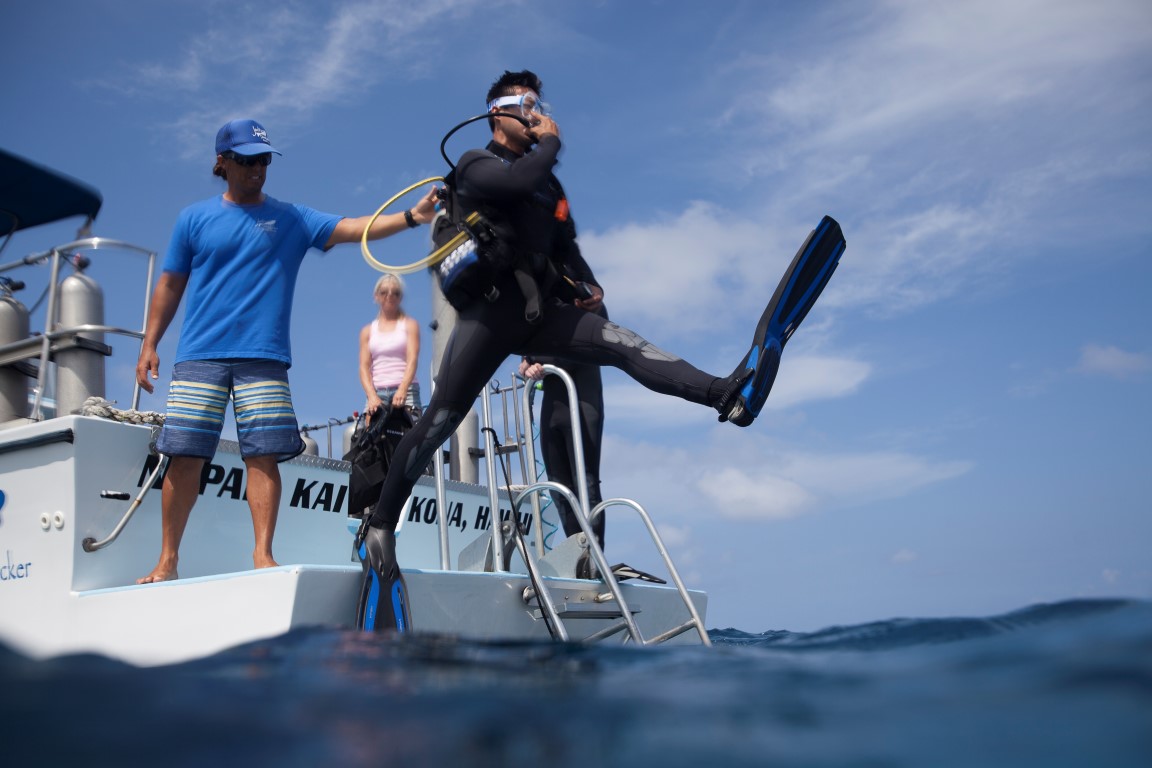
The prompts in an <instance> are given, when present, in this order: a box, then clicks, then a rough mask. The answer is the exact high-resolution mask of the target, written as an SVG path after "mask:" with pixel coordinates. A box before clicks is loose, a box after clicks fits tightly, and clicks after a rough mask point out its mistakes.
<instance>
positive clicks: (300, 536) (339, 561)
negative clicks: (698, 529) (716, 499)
mask: <svg viewBox="0 0 1152 768" xmlns="http://www.w3.org/2000/svg"><path fill="white" fill-rule="evenodd" d="M151 438H152V430H151V429H150V428H148V427H141V426H132V425H127V424H121V423H116V422H112V421H107V420H104V419H97V418H91V417H82V416H66V417H60V418H57V419H52V420H49V421H44V422H39V423H33V424H28V425H26V426H20V427H17V428H13V429H8V430H4V431H3V432H0V491H2V492H3V501H2V505H0V576H3V578H0V642H3V643H5V644H7V645H9V646H10V647H12V648H14V649H15V650H17V651H19V652H21V653H24V654H26V655H29V656H31V657H34V658H47V657H52V656H57V655H61V654H70V653H85V652H93V653H100V654H103V655H106V656H110V657H112V658H117V659H122V660H124V661H127V662H130V663H133V664H140V665H152V664H164V663H172V662H179V661H184V660H188V659H193V658H198V657H202V656H205V655H208V654H211V653H215V652H218V651H220V650H223V649H225V648H229V647H232V646H235V645H238V644H242V643H246V642H251V641H255V640H260V639H265V638H270V637H275V636H277V635H280V634H283V633H284V632H287V631H289V630H291V629H294V628H298V627H304V626H316V625H323V626H329V627H352V626H353V624H354V618H355V606H356V599H357V595H358V590H359V586H360V580H361V570H360V566H359V564H358V563H356V562H355V561H354V560H353V553H352V534H353V531H354V529H355V525H356V523H357V522H358V521H356V520H354V519H350V518H349V517H348V515H347V512H348V511H347V509H346V506H345V505H346V496H347V474H346V472H345V467H346V465H344V464H343V463H342V462H333V461H331V460H326V459H317V458H315V457H301V458H300V459H296V460H293V461H291V462H286V463H284V464H282V465H281V475H282V479H283V493H282V498H281V506H280V517H279V521H278V526H277V533H276V540H275V553H276V557H277V560H278V561H279V562H280V563H284V565H281V566H280V567H276V568H269V569H263V570H252V569H251V563H252V560H251V557H252V555H251V550H252V524H251V517H250V514H249V510H248V506H247V503H246V501H245V500H244V490H245V480H246V475H245V469H244V465H243V462H242V461H241V459H240V457H239V455H238V454H237V453H236V452H235V450H234V448H232V447H230V446H229V445H228V444H222V448H221V450H220V451H219V452H218V453H217V455H216V456H215V457H214V458H213V460H212V461H211V462H210V463H209V465H208V467H207V469H206V472H205V476H204V480H203V491H202V493H201V497H200V499H199V501H198V502H197V505H196V508H195V509H194V510H193V513H192V517H191V520H190V522H189V525H188V529H187V531H186V533H185V537H184V541H183V543H182V546H181V556H180V564H179V570H180V576H181V578H180V579H179V580H176V581H172V582H165V583H160V584H146V585H137V584H135V580H136V578H138V577H140V576H142V575H144V574H146V573H148V572H149V571H150V570H151V568H152V567H153V566H154V565H155V562H156V557H157V555H158V552H159V542H160V491H159V488H156V489H155V490H152V491H150V492H149V493H147V494H146V495H145V496H144V498H143V501H142V503H141V504H140V506H139V508H138V509H137V511H136V512H135V515H134V516H133V517H132V519H131V520H130V522H129V523H128V524H127V525H126V526H125V527H124V529H123V531H122V533H121V534H120V535H119V537H118V538H117V539H116V540H115V541H113V542H111V543H110V544H109V545H107V546H106V547H104V548H102V549H99V550H98V551H94V552H89V551H85V548H84V545H83V543H84V541H85V539H91V540H95V541H100V540H103V539H105V538H106V537H108V534H109V533H110V532H111V531H112V530H113V529H114V528H115V527H116V525H117V524H118V523H119V521H120V520H121V518H122V517H123V515H124V513H125V511H126V510H127V509H128V506H129V503H130V502H129V501H128V500H125V498H124V496H125V495H129V496H131V497H135V496H137V495H138V494H139V493H140V491H141V489H142V487H143V485H144V484H145V481H146V478H147V477H148V474H149V471H150V469H151V467H153V466H154V465H155V460H156V458H155V456H154V455H151V454H150V453H149V441H150V439H151ZM150 456H151V458H150ZM448 486H449V487H448V496H447V502H448V503H447V504H446V508H447V512H448V514H447V518H448V523H449V553H450V558H452V559H453V560H452V562H451V565H452V567H455V565H456V563H455V559H458V558H459V556H460V553H461V552H462V551H463V550H464V549H465V547H467V546H468V545H469V544H472V543H473V542H474V541H476V540H477V539H478V538H479V537H481V536H484V535H486V532H488V531H490V528H491V523H492V514H491V512H490V509H489V507H490V502H489V499H488V494H487V491H486V489H484V488H482V487H479V486H471V485H467V484H464V483H455V482H449V483H448ZM500 506H501V507H502V510H501V511H502V513H506V511H507V507H510V505H508V502H507V500H506V499H502V500H501V505H500ZM438 518H439V515H438V512H437V509H436V503H435V493H434V490H433V487H432V482H431V478H425V479H422V480H421V482H420V483H419V484H418V485H417V487H416V489H415V491H414V493H413V497H412V499H411V500H410V503H409V506H408V507H407V508H406V509H405V516H404V522H403V524H402V527H401V529H400V533H399V538H398V546H397V554H398V558H399V561H400V563H401V565H402V566H403V571H404V574H405V580H406V582H407V585H408V592H409V603H410V611H411V618H412V629H413V630H414V631H417V632H436V633H450V634H455V635H462V636H467V637H471V638H479V639H547V638H549V637H550V635H549V631H548V627H547V625H546V623H545V622H544V621H543V620H542V619H541V618H540V611H539V609H538V608H537V607H536V606H535V604H534V603H533V604H531V605H530V604H528V603H526V602H525V599H524V596H523V595H524V590H525V587H527V586H529V579H528V576H527V575H526V568H525V567H524V566H523V563H522V562H521V561H520V560H519V558H518V557H515V558H513V562H512V565H511V568H510V570H511V572H507V573H505V572H495V573H493V572H483V571H460V570H451V569H444V568H442V563H441V562H440V539H439V530H438V525H437V522H438ZM525 522H526V523H530V521H529V520H527V519H525ZM536 533H537V532H536V531H532V530H529V537H530V538H532V537H535V535H536ZM516 571H519V572H516ZM546 581H547V584H548V588H549V590H550V591H551V593H552V602H553V604H554V605H556V607H557V609H558V611H559V612H560V615H561V617H562V618H564V620H565V625H566V626H567V627H568V629H569V632H570V634H571V638H572V639H574V640H579V639H581V638H584V637H587V636H589V635H591V634H593V633H595V632H598V631H601V630H604V629H605V628H608V627H610V626H613V625H616V624H618V623H619V617H618V615H616V616H614V614H615V613H617V612H616V611H614V603H613V601H611V600H604V599H603V597H602V596H603V595H604V593H605V592H606V590H605V588H604V585H602V584H600V583H599V582H596V581H588V580H579V579H574V578H561V577H555V576H553V577H548V578H547V579H546ZM621 586H622V589H623V594H624V595H625V596H626V601H627V603H628V605H629V607H630V609H631V611H632V613H633V617H634V618H635V620H636V624H637V626H638V627H639V628H640V629H641V631H642V633H643V635H644V637H645V638H649V637H653V636H655V635H657V634H659V633H662V632H665V631H667V630H668V629H669V628H671V627H676V626H679V625H681V624H682V623H683V622H684V621H686V620H687V618H688V611H687V609H686V607H685V605H684V604H683V602H682V601H681V599H680V596H679V594H678V593H677V592H676V591H675V590H674V589H673V588H671V587H667V586H662V585H655V584H647V583H638V582H627V583H625V584H623V585H621ZM691 597H692V601H693V603H694V605H695V607H696V609H697V611H698V612H699V614H700V615H701V616H703V615H704V611H705V607H706V599H705V596H704V595H703V594H702V593H699V592H692V593H691ZM626 636H627V634H626V633H623V632H622V633H619V634H618V635H617V636H616V637H619V638H623V637H626ZM674 642H700V638H699V636H698V634H697V633H696V632H695V631H688V632H684V633H682V634H680V635H679V636H677V637H676V638H675V639H674Z"/></svg>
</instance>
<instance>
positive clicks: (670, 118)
mask: <svg viewBox="0 0 1152 768" xmlns="http://www.w3.org/2000/svg"><path fill="white" fill-rule="evenodd" d="M0 65H2V66H3V69H4V70H5V71H6V72H7V73H8V76H7V77H5V78H3V80H2V81H0V94H2V95H3V104H4V106H3V119H2V120H0V146H2V147H4V148H5V149H7V150H9V151H11V152H14V153H16V154H20V155H23V156H24V157H27V158H30V159H33V160H35V161H37V162H39V163H42V164H44V165H47V166H49V167H52V168H55V169H58V170H60V171H63V172H65V173H68V174H70V175H72V176H74V177H76V178H79V179H81V180H83V181H85V182H87V183H89V184H91V185H92V186H94V187H96V188H97V189H99V190H100V191H101V192H102V194H103V196H104V206H103V209H102V210H101V212H100V215H99V217H98V218H97V220H96V222H95V225H94V227H93V232H94V234H97V235H100V236H103V237H109V238H115V239H119V240H126V241H129V242H131V243H134V244H138V245H142V246H145V247H147V248H151V249H155V250H157V251H159V252H161V253H162V252H163V251H164V249H165V248H166V246H167V243H168V239H169V235H170V233H171V227H172V225H173V223H174V221H175V219H176V216H177V214H178V212H179V211H180V209H181V208H183V207H184V206H186V205H188V204H190V203H192V202H195V201H197V200H200V199H203V198H206V197H209V196H211V195H214V194H219V193H220V192H221V191H222V184H221V183H220V182H219V181H218V180H217V179H214V178H213V177H212V176H211V167H212V163H213V159H214V151H213V140H214V137H215V133H216V130H217V129H218V128H219V126H220V125H222V124H223V123H224V122H226V121H227V120H230V119H234V118H239V117H252V118H255V119H257V120H259V121H261V122H262V123H263V124H264V125H265V127H266V128H267V129H268V132H269V136H270V138H271V141H272V143H273V144H274V145H275V146H276V147H277V148H278V149H280V150H281V151H282V152H283V153H284V155H283V157H276V158H275V160H274V162H273V164H272V166H271V167H270V168H269V173H268V183H267V185H266V187H265V191H266V192H268V193H269V194H271V195H272V196H274V197H277V198H279V199H282V200H289V201H292V202H299V203H304V204H307V205H309V206H312V207H314V208H317V209H319V210H322V211H328V212H332V213H337V214H342V215H348V216H361V215H365V214H371V213H373V212H374V211H375V210H376V209H377V208H378V207H379V206H380V205H381V204H383V203H384V201H385V200H387V199H388V198H389V197H391V196H392V195H393V194H394V193H395V192H397V191H399V190H401V189H403V188H404V187H406V186H408V185H409V184H412V183H413V182H415V181H418V180H420V179H424V178H428V177H431V176H438V175H442V174H443V173H444V172H445V171H446V170H447V166H446V164H445V163H444V160H443V159H442V158H441V156H440V149H439V148H440V142H441V138H442V136H443V135H444V134H445V132H447V131H448V130H449V129H450V128H451V127H452V126H454V125H455V124H456V123H458V122H459V121H461V120H463V119H465V118H467V117H471V116H473V115H475V114H479V113H480V112H482V111H483V100H484V94H485V92H486V91H487V89H488V86H489V85H490V84H491V82H492V81H493V80H494V79H495V78H496V77H497V76H499V74H500V73H501V72H503V71H504V70H505V69H513V70H518V69H524V68H528V69H532V70H534V71H536V72H537V73H538V74H539V75H540V76H541V78H542V79H543V81H544V94H543V96H544V99H545V100H546V101H548V102H550V103H551V104H552V110H553V115H554V117H555V119H556V120H557V122H558V124H559V126H560V128H561V131H562V139H563V143H564V148H563V150H562V153H561V156H560V164H559V166H558V168H557V174H558V175H559V177H560V179H561V180H562V181H563V183H564V185H565V188H566V189H567V192H568V195H569V198H570V201H571V205H572V212H573V216H574V218H575V220H576V223H577V226H578V228H579V233H580V237H579V242H580V245H581V248H582V250H583V252H584V254H585V256H586V258H587V260H588V261H589V262H590V264H591V265H592V267H593V268H594V269H595V271H596V274H597V277H598V279H599V282H600V283H601V284H602V285H603V287H604V289H605V301H606V304H607V306H608V308H609V311H610V313H611V315H612V318H613V319H614V320H615V321H616V322H619V323H620V324H622V325H625V326H628V327H630V328H632V329H634V330H636V331H637V332H639V333H640V334H641V335H643V336H644V337H645V338H647V339H648V340H650V341H651V342H653V343H654V344H656V345H658V346H660V347H661V348H663V349H666V350H668V351H671V352H674V353H675V354H677V355H679V356H681V357H683V358H685V359H687V360H689V361H691V362H692V363H694V364H695V365H697V366H698V367H700V368H702V369H704V370H706V371H710V372H713V373H715V374H717V375H721V376H722V375H727V374H728V373H729V372H730V371H731V370H732V369H733V368H734V367H735V365H736V364H737V363H738V362H739V360H740V359H741V357H742V356H743V354H744V353H745V351H746V350H747V347H748V344H749V342H750V339H751V334H752V331H753V329H754V327H755V324H756V321H757V319H758V318H759V315H760V313H761V311H762V310H763V307H764V305H765V304H766V302H767V300H768V299H769V298H770V296H771V294H772V291H773V290H774V288H775V286H776V283H777V281H778V280H779V278H780V276H781V275H782V273H783V271H784V269H785V267H786V266H787V264H788V262H789V261H790V259H791V258H792V256H793V255H794V254H795V252H796V249H797V248H798V247H799V246H800V243H801V242H802V241H803V240H804V238H805V237H806V236H807V234H808V232H809V231H810V230H811V229H812V228H813V227H814V226H815V225H816V223H817V222H818V221H819V220H820V217H821V216H823V215H824V214H829V215H832V216H833V217H835V218H836V219H837V220H838V221H839V222H840V224H841V226H842V227H843V230H844V233H845V236H846V238H847V242H848V247H847V250H846V252H845V254H844V256H843V258H842V260H841V264H840V267H839V269H838V270H837V272H836V274H835V275H834V276H833V278H832V280H831V282H830V284H829V285H828V287H827V289H826V290H825V292H824V294H823V296H822V297H821V299H820V301H819V302H818V303H817V305H816V307H815V308H814V309H813V310H812V312H811V314H809V316H808V318H807V319H806V320H805V321H804V324H803V325H802V326H801V328H800V330H799V331H797V333H796V334H795V336H793V338H792V339H791V341H790V342H789V344H788V347H787V349H786V350H785V352H784V358H783V363H782V366H781V370H780V374H779V378H778V379H777V383H776V386H775V389H774V390H773V393H772V395H771V397H770V398H769V400H768V404H767V406H766V408H765V410H764V412H763V413H762V414H761V415H760V417H759V419H758V420H757V421H756V423H755V424H754V425H753V426H751V427H749V428H747V429H739V428H736V427H734V426H732V425H730V424H722V423H717V421H716V417H715V413H714V412H713V411H711V410H709V409H705V408H701V407H700V406H697V405H691V404H688V403H684V402H681V401H678V400H674V399H672V398H669V397H666V396H661V395H657V394H655V393H651V392H648V391H647V390H645V389H643V388H642V387H641V386H640V385H638V384H636V383H634V382H632V381H631V380H630V379H629V378H627V377H626V376H624V375H622V374H620V373H619V372H617V371H614V370H609V371H606V372H605V390H606V391H605V400H606V437H605V450H604V454H605V455H604V465H603V470H602V476H603V490H604V495H605V497H627V498H633V499H636V500H637V501H639V502H640V503H641V504H642V505H644V507H645V508H646V509H647V510H648V511H649V512H650V513H651V514H652V515H653V517H654V518H655V519H656V521H657V523H658V525H659V528H660V530H661V532H662V535H663V536H664V537H665V540H666V542H667V543H668V545H669V547H670V548H671V550H672V553H673V555H674V557H675V559H676V562H677V565H678V567H679V569H680V571H681V574H682V575H683V576H684V578H685V580H686V581H687V582H688V583H689V585H690V586H693V587H696V588H701V589H704V590H706V591H707V592H708V594H709V610H708V617H707V624H708V626H709V627H720V628H723V627H735V628H737V629H742V630H745V631H749V632H762V631H767V630H774V629H786V630H792V631H810V630H815V629H819V628H822V627H828V626H833V625H849V624H856V623H861V622H868V621H880V620H886V619H891V618H897V617H936V616H941V617H946V616H988V615H993V614H998V613H1003V612H1007V611H1012V610H1015V609H1017V608H1022V607H1025V606H1028V605H1032V604H1035V603H1045V602H1055V601H1061V600H1068V599H1075V598H1097V597H1112V596H1120V597H1134V598H1141V599H1152V494H1150V492H1152V481H1150V479H1149V478H1152V406H1150V405H1149V402H1148V395H1149V393H1150V391H1152V390H1150V387H1149V385H1150V383H1152V316H1150V313H1149V310H1148V308H1147V302H1148V298H1149V295H1150V289H1152V259H1150V258H1149V257H1150V256H1152V139H1150V138H1149V137H1152V7H1150V6H1149V5H1148V4H1147V3H1146V2H1144V1H1143V0H1094V2H1091V3H1085V2H1069V1H1067V0H1064V1H1060V0H1015V1H1014V2H1011V3H1005V2H1002V1H1001V0H966V2H935V1H928V0H874V1H870V2H869V1H865V0H859V1H850V0H842V1H839V2H837V1H833V2H812V3H767V2H760V1H759V0H754V1H747V2H742V1H740V0H736V1H734V2H729V3H720V4H716V3H708V4H705V3H696V2H678V1H675V0H668V1H666V2H659V1H657V0H627V1H625V0H603V1H602V2H576V1H575V0H567V1H562V2H552V3H539V2H528V1H525V2H518V1H516V0H509V1H502V0H487V1H486V2H483V3H480V2H472V1H471V0H456V1H448V0H429V1H427V2H423V3H401V2H392V1H391V0H379V1H378V2H331V3H320V2H303V1H301V2H294V1H292V0H288V1H287V2H279V3H274V4H268V3H249V2H235V1H231V2H217V0H188V1H184V0H170V1H169V2H165V3H155V2H147V1H145V0H83V1H82V2H81V1H80V0H75V1H72V0H43V2H39V3H19V4H13V6H12V7H11V8H9V9H8V10H7V11H6V12H5V23H4V25H3V28H2V30H0ZM487 139H488V136H487V134H486V131H485V129H484V127H483V123H477V124H474V125H473V126H471V127H469V128H465V129H463V130H461V131H460V132H459V133H457V134H456V135H455V136H454V137H453V138H452V139H451V140H450V142H449V144H448V152H449V154H450V155H452V156H457V155H459V154H460V153H462V152H463V151H465V150H466V149H469V148H471V147H474V146H481V145H483V144H484V143H486V141H487ZM77 226H78V222H77V221H75V220H73V221H71V222H68V223H65V224H55V225H50V226H47V227H41V228H38V229H36V230H32V231H30V232H25V233H18V234H17V236H16V237H14V238H13V241H12V242H11V243H9V245H8V247H7V248H6V250H5V251H4V253H3V254H2V256H0V261H3V262H9V261H13V260H15V259H18V258H22V257H23V256H24V255H26V254H28V253H32V252H39V251H43V250H46V249H47V248H49V247H51V246H53V245H59V244H62V243H64V242H67V241H69V240H71V239H73V238H74V236H75V234H76V227H77ZM424 238H426V233H425V232H424V231H423V230H421V231H419V232H413V233H403V234H401V235H398V236H397V237H394V238H391V239H389V240H385V241H380V242H378V243H375V244H373V246H372V250H373V254H374V256H375V257H376V258H377V259H378V260H380V261H382V262H384V263H386V264H397V265H402V264H408V263H411V262H413V261H415V260H416V259H418V258H420V257H421V256H423V255H424V254H425V253H426V252H427V243H426V240H425V239H424ZM90 273H91V274H92V275H93V276H94V277H96V279H98V280H100V281H101V282H102V284H103V285H104V287H105V291H106V302H107V305H108V321H109V322H110V323H112V324H119V325H123V326H136V327H138V326H139V324H140V318H141V317H142V312H143V308H142V303H141V301H142V299H141V296H142V288H143V286H144V283H145V279H144V275H143V270H142V263H141V261H140V260H138V259H136V260H133V258H131V257H125V258H117V259H112V258H109V259H99V260H96V263H94V265H93V266H92V268H91V270H90ZM377 275H378V273H376V272H374V271H373V270H372V269H371V268H370V267H369V266H368V265H367V264H366V262H365V260H364V259H363V257H362V256H361V254H360V251H359V248H358V247H357V246H352V245H345V246H339V247H337V248H336V249H333V250H332V251H330V252H329V253H327V254H320V253H319V252H316V251H314V252H312V253H311V254H310V255H309V257H308V258H307V259H306V260H305V265H304V267H303V269H302V271H301V275H300V280H299V283H298V287H297V293H296V304H295V311H294V316H293V324H292V342H293V355H294V366H293V368H292V385H293V390H294V394H295V399H296V409H297V413H298V415H299V417H300V420H301V421H302V422H304V423H306V424H323V423H326V422H327V421H328V420H329V419H338V418H343V417H346V416H347V415H349V414H350V413H351V412H353V411H354V410H358V409H359V408H361V407H362V405H363V393H362V392H361V390H360V387H359V383H358V380H357V334H358V331H359V329H360V328H361V327H362V326H363V325H364V324H365V323H367V322H368V321H370V320H371V319H372V317H373V315H374V311H375V306H374V304H373V302H372V284H373V282H374V280H375V278H376V277H377ZM23 279H25V280H26V282H28V288H27V289H26V291H25V294H24V295H23V296H22V297H21V298H22V300H24V301H25V303H26V304H28V305H30V306H31V305H33V304H34V303H35V297H36V296H37V295H38V294H39V291H40V290H42V289H43V284H44V279H43V278H41V277H38V276H37V275H35V274H32V275H30V276H23ZM37 280H41V282H40V283H37V282H36V281H37ZM407 280H408V293H407V295H406V297H405V304H406V308H407V310H408V311H409V312H410V313H411V314H412V315H413V316H414V317H416V318H417V319H420V320H421V322H422V323H424V324H425V328H424V334H423V342H424V344H423V354H422V359H421V366H420V372H419V374H418V379H419V381H420V383H421V384H422V386H423V387H424V392H425V398H427V393H428V392H429V390H430V386H429V381H428V377H427V373H426V372H427V371H428V370H429V364H430V361H429V352H430V350H431V348H432V343H431V336H430V331H428V329H427V325H426V324H427V322H428V321H429V320H431V319H432V317H431V306H430V302H429V298H428V296H429V281H428V276H427V274H426V273H424V272H417V273H415V274H412V275H410V276H408V278H407ZM117 313H123V316H122V317H121V315H119V314H117ZM40 314H41V315H42V314H43V309H42V308H40ZM41 324H42V321H41ZM33 325H34V327H37V324H36V320H35V319H34V322H33ZM174 329H175V325H174ZM174 329H173V331H170V332H169V333H168V335H167V336H166V337H165V339H164V342H163V344H162V345H161V347H160V355H161V367H162V369H165V368H167V367H168V366H169V365H170V362H171V360H172V357H173V355H174V353H175V344H176V340H177V334H176V333H175V330H174ZM122 346H130V345H125V344H123V343H122ZM514 363H515V361H514V360H510V361H509V363H508V365H507V366H506V370H503V371H502V373H501V377H502V380H503V381H504V382H505V383H506V382H507V381H508V379H509V377H510V375H511V373H512V371H513V370H514ZM134 364H135V355H134V354H133V352H132V350H131V349H127V350H126V353H124V354H120V355H118V356H117V357H114V358H113V362H112V363H111V364H110V368H109V372H108V379H109V387H108V388H109V397H111V398H114V399H117V400H118V401H119V402H121V403H122V404H124V403H127V401H128V400H129V399H130V386H131V380H132V369H133V368H134ZM166 377H167V372H166V371H163V370H162V377H161V380H160V382H159V384H160V386H159V387H158V389H157V392H158V393H163V392H164V391H165V389H164V387H165V386H166V383H167V379H166ZM141 408H143V409H152V410H162V409H163V395H162V394H157V395H153V396H151V397H145V399H144V400H143V401H142V402H141ZM314 436H316V437H318V438H319V440H320V443H321V451H322V453H324V452H325V438H324V437H323V433H315V434H314ZM607 550H608V559H609V561H610V562H619V561H626V562H629V563H632V564H634V565H637V566H639V567H644V566H645V565H652V566H653V567H654V566H655V564H656V563H655V557H654V555H653V554H652V552H651V549H650V545H649V544H648V543H647V542H645V541H644V540H642V539H641V538H640V534H639V525H638V523H636V522H635V521H634V520H631V519H629V518H628V517H627V513H626V512H625V511H624V510H621V511H619V512H617V513H616V514H615V515H613V514H612V513H611V512H610V513H609V520H608V547H607Z"/></svg>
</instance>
